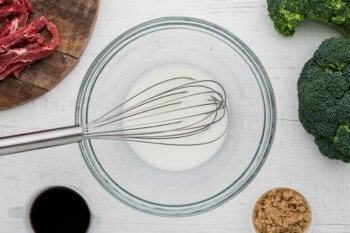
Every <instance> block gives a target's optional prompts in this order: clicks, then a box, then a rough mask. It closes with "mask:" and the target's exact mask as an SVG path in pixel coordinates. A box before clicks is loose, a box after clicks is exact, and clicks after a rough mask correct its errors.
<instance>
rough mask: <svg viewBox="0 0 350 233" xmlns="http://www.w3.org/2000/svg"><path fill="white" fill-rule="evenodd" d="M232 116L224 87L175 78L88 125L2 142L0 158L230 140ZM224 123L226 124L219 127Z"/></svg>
mask: <svg viewBox="0 0 350 233" xmlns="http://www.w3.org/2000/svg"><path fill="white" fill-rule="evenodd" d="M227 116H228V111H227V103H226V93H225V90H224V88H223V86H222V85H221V84H220V83H218V82H216V81H213V80H199V81H196V80H194V79H193V78H191V77H176V78H171V79H167V80H164V81H161V82H158V83H156V84H153V85H151V86H149V87H147V88H145V89H142V90H141V91H137V92H135V93H133V94H131V95H130V97H127V99H126V101H124V102H122V103H121V104H119V105H118V106H116V107H114V108H112V109H111V110H110V111H108V112H107V113H105V114H103V115H102V116H100V117H98V118H97V119H96V120H94V121H92V122H91V123H88V124H86V125H82V126H70V127H64V128H57V129H51V130H45V131H38V132H32V133H27V134H21V135H14V136H9V137H2V138H0V155H5V154H11V153H18V152H23V151H29V150H35V149H40V148H46V147H51V146H58V145H63V144H68V143H74V142H79V141H81V140H84V139H106V140H123V141H132V142H139V143H151V144H161V145H176V146H195V145H203V144H208V143H213V142H215V141H217V140H219V139H220V138H222V137H223V136H224V135H225V133H226V131H227V127H228V117H227ZM224 119H225V120H224ZM220 124H224V125H221V127H216V126H219V125H220Z"/></svg>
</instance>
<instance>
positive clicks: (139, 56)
mask: <svg viewBox="0 0 350 233" xmlns="http://www.w3.org/2000/svg"><path fill="white" fill-rule="evenodd" d="M164 64H185V65H191V66H194V67H196V68H198V69H201V70H203V71H204V72H206V73H208V74H210V75H211V76H212V77H214V78H215V79H216V81H218V82H220V83H221V84H222V85H223V86H224V87H225V89H226V92H227V98H228V105H229V106H228V108H229V111H230V117H229V122H230V125H229V130H228V132H227V137H226V139H225V141H224V143H223V145H222V147H221V148H220V150H219V151H218V152H217V153H216V155H215V156H214V157H213V158H211V159H210V160H208V161H207V162H206V163H204V164H203V165H201V166H199V167H196V168H194V169H190V170H185V171H178V172H171V171H164V170H160V169H156V168H154V167H152V166H150V165H148V164H146V163H145V162H143V161H142V160H141V159H139V157H138V156H137V155H135V153H134V152H133V151H132V150H131V149H130V146H129V145H128V143H127V142H124V141H103V140H84V141H82V142H81V143H80V149H81V152H82V154H83V157H84V159H85V161H86V164H87V165H88V167H89V169H90V170H91V172H92V174H93V175H94V176H95V177H96V179H97V180H98V181H99V182H100V184H101V185H102V186H103V187H104V188H105V189H106V190H107V191H108V192H109V193H111V194H112V195H113V196H114V197H115V198H116V199H118V200H120V201H121V202H123V203H125V204H127V205H128V206H130V207H132V208H134V209H137V210H140V211H142V212H145V213H149V214H154V215H160V216H169V217H181V216H189V215H195V214H199V213H202V212H205V211H208V210H211V209H213V208H216V207H218V206H220V205H221V204H223V203H225V202H226V201H228V200H229V199H231V198H233V197H234V196H236V195H237V194H238V193H239V192H241V191H242V190H243V189H244V188H245V187H246V186H247V185H248V184H249V183H250V182H251V181H252V180H253V178H254V177H255V176H256V174H257V173H258V171H259V170H260V168H261V167H262V165H263V164H264V161H265V160H266V158H267V155H268V153H269V150H270V148H271V144H272V141H273V137H274V132H275V125H276V107H275V100H274V94H273V90H272V87H271V84H270V82H269V79H268V76H267V74H266V72H265V70H264V68H263V66H262V65H261V63H260V62H259V60H258V58H257V57H256V56H255V55H254V54H253V52H252V51H251V50H250V49H249V48H248V47H247V46H246V45H245V44H244V43H243V42H242V41H241V40H239V39H238V38H237V37H236V36H234V35H233V34H232V33H230V32H228V31H227V30H225V29H223V28H221V27H220V26H217V25H215V24H212V23H209V22H206V21H203V20H199V19H194V18H184V17H170V18H160V19H156V20H151V21H148V22H146V23H143V24H141V25H139V26H136V27H134V28H132V29H130V30H128V31H127V32H125V33H123V34H122V35H121V36H119V37H118V38H116V39H115V40H114V41H113V42H111V43H110V44H109V45H108V46H107V47H106V48H105V49H104V50H103V51H102V52H101V53H100V54H99V55H98V56H97V58H96V59H95V61H94V62H93V63H92V65H91V67H90V68H89V70H88V71H87V73H86V75H85V78H84V80H83V83H82V85H81V89H80V92H79V96H78V100H77V106H76V124H79V125H84V124H88V123H89V122H91V121H92V120H94V119H95V118H96V117H98V116H100V115H102V114H103V113H105V112H107V111H108V110H110V109H112V107H113V106H116V105H117V104H118V103H119V104H120V103H121V102H123V100H125V98H126V96H127V94H128V91H129V90H130V88H131V87H132V86H133V84H134V83H135V82H136V81H137V80H138V79H139V77H140V76H142V74H144V73H145V72H147V71H148V70H150V69H152V68H154V67H157V66H160V65H164Z"/></svg>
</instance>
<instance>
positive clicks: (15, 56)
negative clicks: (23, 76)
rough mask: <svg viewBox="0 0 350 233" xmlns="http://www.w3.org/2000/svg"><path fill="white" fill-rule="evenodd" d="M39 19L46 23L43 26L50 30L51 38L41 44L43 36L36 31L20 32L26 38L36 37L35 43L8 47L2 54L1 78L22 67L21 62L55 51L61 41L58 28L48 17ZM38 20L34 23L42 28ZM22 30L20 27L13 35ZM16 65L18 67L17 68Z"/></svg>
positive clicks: (0, 64) (27, 61)
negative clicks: (31, 32) (29, 32)
mask: <svg viewBox="0 0 350 233" xmlns="http://www.w3.org/2000/svg"><path fill="white" fill-rule="evenodd" d="M39 19H41V20H40V22H45V23H46V24H44V26H43V27H46V28H47V30H48V31H49V32H50V34H51V40H49V41H47V42H45V43H43V44H41V42H42V41H41V39H42V38H43V37H41V36H38V34H37V33H36V32H35V33H33V34H23V33H20V34H19V35H22V36H23V35H25V37H26V38H31V39H34V41H35V43H29V44H27V45H25V46H23V47H20V48H11V49H8V51H7V52H5V53H3V54H0V80H2V79H4V78H5V77H6V76H8V75H9V72H10V73H12V72H14V71H16V70H18V69H20V68H22V66H21V65H19V64H28V63H32V62H34V61H36V60H39V59H42V58H44V57H47V56H49V55H50V54H52V53H53V52H54V51H55V49H56V47H57V46H58V43H59V35H58V31H57V28H56V26H55V25H54V24H53V23H51V22H48V21H47V20H46V18H44V17H40V18H39ZM37 22H39V21H37ZM37 22H34V21H33V22H32V24H33V25H40V28H41V29H42V26H41V24H37ZM20 30H21V29H19V30H18V31H17V32H16V33H14V34H13V35H16V36H17V35H18V33H19V31H20ZM10 36H12V35H10ZM20 40H23V39H20ZM0 41H1V39H0ZM14 67H16V68H17V69H15V68H14ZM17 74H18V72H17Z"/></svg>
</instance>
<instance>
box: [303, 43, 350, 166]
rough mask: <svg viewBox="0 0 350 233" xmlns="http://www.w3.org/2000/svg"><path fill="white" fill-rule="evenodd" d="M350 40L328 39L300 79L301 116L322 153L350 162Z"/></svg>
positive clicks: (310, 61)
mask: <svg viewBox="0 0 350 233" xmlns="http://www.w3.org/2000/svg"><path fill="white" fill-rule="evenodd" d="M349 51H350V40H349V39H345V38H331V39H327V40H325V41H324V42H322V44H321V45H320V47H319V48H318V49H317V51H316V52H315V54H314V56H313V58H311V59H310V60H309V61H308V62H307V63H306V64H305V66H304V68H303V70H302V72H301V74H300V78H299V80H298V98H299V119H300V122H301V123H302V125H303V126H304V128H305V129H306V131H307V132H308V133H310V134H312V135H313V136H314V137H315V142H316V144H317V145H318V146H319V149H320V151H321V153H322V154H324V155H326V156H328V157H329V158H332V159H339V160H342V161H344V162H350V129H349V126H350V52H349Z"/></svg>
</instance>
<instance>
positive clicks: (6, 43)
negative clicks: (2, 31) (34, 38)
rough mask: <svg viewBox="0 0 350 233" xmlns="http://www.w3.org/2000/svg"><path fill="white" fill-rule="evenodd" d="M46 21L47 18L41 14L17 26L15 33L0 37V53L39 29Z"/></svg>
mask: <svg viewBox="0 0 350 233" xmlns="http://www.w3.org/2000/svg"><path fill="white" fill-rule="evenodd" d="M47 23H48V20H47V19H46V18H45V17H44V16H41V17H39V18H37V19H35V20H34V21H33V22H31V23H30V24H28V25H26V26H23V27H21V28H19V29H18V30H17V31H16V33H13V34H10V35H8V36H5V37H3V38H0V54H1V53H5V52H7V51H8V50H9V48H11V47H12V46H14V45H16V44H18V43H20V42H22V41H23V40H25V39H27V38H28V37H30V36H31V35H33V34H35V33H37V32H39V31H41V30H42V29H43V28H44V27H45V26H46V25H47Z"/></svg>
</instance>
